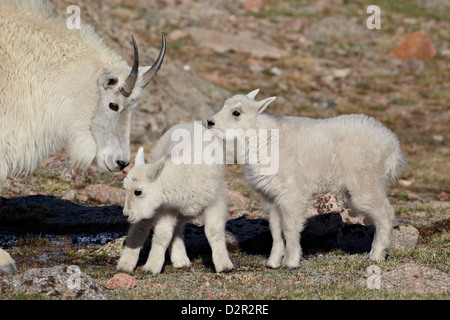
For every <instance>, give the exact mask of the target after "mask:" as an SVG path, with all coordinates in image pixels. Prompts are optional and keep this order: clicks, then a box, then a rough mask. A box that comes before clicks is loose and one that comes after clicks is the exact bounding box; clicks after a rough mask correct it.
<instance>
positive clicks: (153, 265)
mask: <svg viewBox="0 0 450 320" xmlns="http://www.w3.org/2000/svg"><path fill="white" fill-rule="evenodd" d="M194 126H195V125H194V124H193V123H184V124H179V125H176V126H174V127H172V128H171V129H169V130H168V131H167V132H166V133H165V134H164V135H163V136H162V137H161V139H160V140H159V141H158V143H157V144H156V145H155V147H154V148H153V149H152V151H151V154H150V162H151V163H149V164H145V161H144V152H143V149H142V148H140V149H139V151H138V154H137V155H136V161H135V167H134V168H132V169H131V170H130V171H129V172H128V174H127V177H126V178H125V180H124V187H125V190H126V200H125V205H124V209H123V214H124V215H125V216H126V217H128V221H129V222H131V223H132V225H131V227H130V230H129V232H128V236H127V239H126V241H125V245H124V248H123V251H122V254H121V256H120V259H119V261H118V265H117V269H119V270H125V271H129V272H131V271H133V269H134V268H135V267H136V264H137V261H138V258H139V252H140V250H141V248H142V246H143V245H144V242H145V240H146V239H147V237H148V234H149V232H150V228H151V224H152V222H154V224H155V227H154V234H153V238H152V246H151V250H150V254H149V257H148V260H147V262H146V263H145V265H144V267H143V268H142V269H143V270H144V271H148V272H151V273H160V272H161V269H162V267H163V264H164V255H165V252H166V250H167V248H168V247H169V245H170V253H171V255H170V258H171V261H172V263H173V266H174V267H175V268H183V267H189V266H190V261H189V258H188V256H187V254H186V248H185V246H184V241H183V225H184V224H185V223H186V222H187V221H189V220H191V219H193V218H195V217H197V216H198V215H200V214H203V217H204V221H205V233H206V237H207V239H208V242H209V244H210V246H211V251H212V258H213V263H214V266H215V268H216V272H222V271H227V270H231V269H233V263H232V262H231V260H230V258H229V256H228V252H227V248H226V244H225V224H226V221H227V216H228V211H227V204H226V199H225V196H224V189H225V185H224V166H223V164H206V163H200V164H196V163H195V162H194V161H191V162H190V163H186V162H182V163H179V164H177V163H176V162H174V161H173V157H174V156H175V155H174V154H173V153H174V152H175V153H176V151H175V150H176V148H179V147H182V148H181V150H191V151H190V153H192V154H191V155H192V157H191V160H192V159H193V157H194V148H192V146H193V145H194V144H195V143H197V142H194V141H193V138H194V136H195V134H194ZM199 126H200V128H201V132H202V133H204V132H205V130H207V129H206V128H205V127H203V126H201V125H199ZM180 132H181V133H187V135H182V136H181V137H184V138H183V139H182V141H181V142H177V143H175V142H174V141H173V140H172V139H173V137H175V135H172V133H175V134H178V133H180ZM211 136H212V137H213V138H214V136H213V135H212V134H211ZM186 137H188V138H186ZM202 150H203V147H202ZM186 152H188V151H186ZM185 156H186V155H183V157H185Z"/></svg>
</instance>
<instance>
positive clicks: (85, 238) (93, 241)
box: [0, 232, 125, 248]
mask: <svg viewBox="0 0 450 320" xmlns="http://www.w3.org/2000/svg"><path fill="white" fill-rule="evenodd" d="M124 235H125V234H124V233H121V232H100V233H97V234H88V233H79V234H69V235H58V234H26V235H16V234H12V233H0V248H5V247H10V246H14V244H15V243H17V242H18V241H19V240H20V239H21V238H42V239H49V240H50V241H51V242H52V243H54V244H56V245H63V244H67V240H66V239H65V238H63V237H64V236H66V237H70V239H71V241H72V245H74V246H85V245H99V246H103V245H105V244H106V243H108V242H110V241H112V240H115V239H117V238H120V237H122V236H124Z"/></svg>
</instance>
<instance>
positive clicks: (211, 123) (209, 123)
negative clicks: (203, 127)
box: [206, 119, 215, 127]
mask: <svg viewBox="0 0 450 320" xmlns="http://www.w3.org/2000/svg"><path fill="white" fill-rule="evenodd" d="M206 123H207V124H208V127H213V126H214V125H215V123H214V121H213V120H211V119H208V120H206Z"/></svg>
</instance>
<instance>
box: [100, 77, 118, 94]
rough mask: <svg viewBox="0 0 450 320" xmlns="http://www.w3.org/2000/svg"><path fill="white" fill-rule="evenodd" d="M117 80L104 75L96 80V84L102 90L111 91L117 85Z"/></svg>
mask: <svg viewBox="0 0 450 320" xmlns="http://www.w3.org/2000/svg"><path fill="white" fill-rule="evenodd" d="M118 82H119V79H118V78H117V77H116V76H115V75H113V74H104V75H102V76H101V77H100V79H99V80H98V84H99V85H100V86H102V87H103V89H105V90H106V89H112V88H113V87H114V86H116V85H117V83H118Z"/></svg>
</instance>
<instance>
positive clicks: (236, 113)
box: [232, 110, 241, 117]
mask: <svg viewBox="0 0 450 320" xmlns="http://www.w3.org/2000/svg"><path fill="white" fill-rule="evenodd" d="M232 115H233V116H235V117H239V116H240V115H241V113H240V112H239V111H237V110H234V111H233V113H232Z"/></svg>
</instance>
